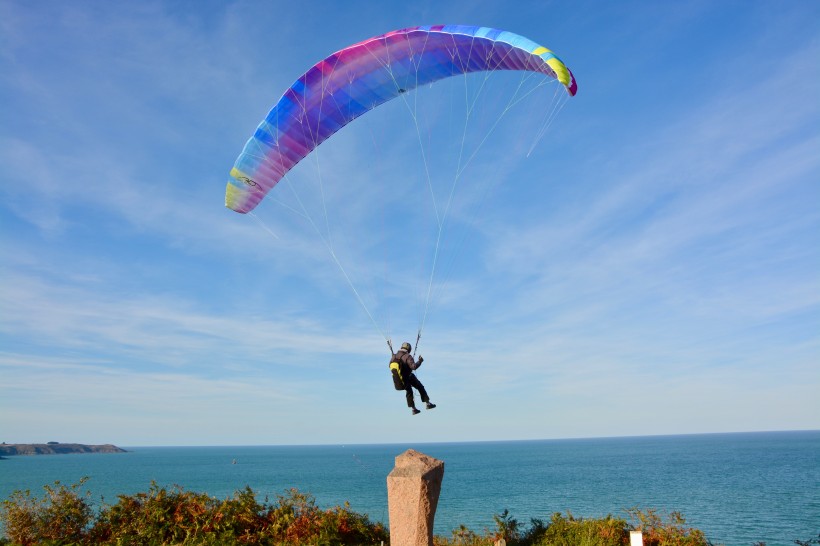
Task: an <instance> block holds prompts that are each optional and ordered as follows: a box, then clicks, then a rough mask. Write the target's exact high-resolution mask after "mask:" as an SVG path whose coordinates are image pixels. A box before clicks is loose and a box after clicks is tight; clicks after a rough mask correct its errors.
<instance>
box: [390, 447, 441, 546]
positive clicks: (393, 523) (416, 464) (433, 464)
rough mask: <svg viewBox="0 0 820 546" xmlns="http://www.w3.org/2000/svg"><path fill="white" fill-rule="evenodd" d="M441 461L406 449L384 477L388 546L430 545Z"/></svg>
mask: <svg viewBox="0 0 820 546" xmlns="http://www.w3.org/2000/svg"><path fill="white" fill-rule="evenodd" d="M443 478H444V461H439V460H438V459H434V458H432V457H429V456H427V455H425V454H424V453H419V452H418V451H415V450H413V449H408V450H407V451H405V452H404V453H402V454H401V455H399V456H398V457H396V466H395V467H394V468H393V470H391V471H390V474H388V476H387V506H388V515H389V518H390V546H433V521H434V520H435V517H436V506H438V497H439V493H441V480H442V479H443Z"/></svg>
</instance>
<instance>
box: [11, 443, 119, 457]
mask: <svg viewBox="0 0 820 546" xmlns="http://www.w3.org/2000/svg"><path fill="white" fill-rule="evenodd" d="M69 453H125V450H124V449H121V448H119V447H117V446H115V445H111V444H104V445H99V446H89V445H85V444H61V443H60V442H48V443H47V444H6V443H3V444H0V455H63V454H69Z"/></svg>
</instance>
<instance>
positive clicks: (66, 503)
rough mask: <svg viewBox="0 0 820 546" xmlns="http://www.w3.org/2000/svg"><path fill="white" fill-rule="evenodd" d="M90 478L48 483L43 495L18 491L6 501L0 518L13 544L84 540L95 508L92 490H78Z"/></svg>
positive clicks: (27, 544)
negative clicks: (82, 491) (89, 500)
mask: <svg viewBox="0 0 820 546" xmlns="http://www.w3.org/2000/svg"><path fill="white" fill-rule="evenodd" d="M87 480H88V478H83V479H81V480H80V481H79V483H76V484H74V485H71V486H70V487H66V486H65V485H62V484H61V483H60V482H59V481H56V482H54V485H46V486H45V487H44V488H43V489H45V494H44V495H43V497H42V498H39V499H38V498H36V497H34V496H32V494H31V491H29V490H26V491H15V492H14V493H12V494H11V496H10V497H9V498H8V499H7V500H4V501H3V504H2V508H1V509H0V521H2V523H3V526H4V528H5V534H6V537H7V538H8V539H10V540H11V542H12V543H13V544H21V545H23V546H29V545H31V544H44V543H49V542H62V543H81V542H83V540H85V538H86V533H87V531H88V528H89V526H90V524H91V520H92V510H91V505H90V504H89V502H88V500H87V499H88V495H89V494H88V493H86V494H85V495H84V496H80V494H79V493H78V490H79V489H80V488H81V487H82V485H83V484H84V483H85V482H86V481H87Z"/></svg>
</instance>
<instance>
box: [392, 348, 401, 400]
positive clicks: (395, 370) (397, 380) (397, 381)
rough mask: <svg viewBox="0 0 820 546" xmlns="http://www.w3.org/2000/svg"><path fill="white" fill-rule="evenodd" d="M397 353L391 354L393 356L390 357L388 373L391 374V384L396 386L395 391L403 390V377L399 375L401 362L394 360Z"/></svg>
mask: <svg viewBox="0 0 820 546" xmlns="http://www.w3.org/2000/svg"><path fill="white" fill-rule="evenodd" d="M397 356H398V355H393V358H391V359H390V374H391V375H392V376H393V386H394V387H396V390H397V391H403V390H404V378H403V377H402V375H401V364H399V363H398V362H396V360H398V359H397V358H396V357H397Z"/></svg>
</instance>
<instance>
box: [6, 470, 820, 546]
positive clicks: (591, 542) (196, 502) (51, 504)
mask: <svg viewBox="0 0 820 546" xmlns="http://www.w3.org/2000/svg"><path fill="white" fill-rule="evenodd" d="M85 481H86V480H85V479H83V480H81V481H80V482H79V483H77V484H74V485H71V486H65V485H62V484H60V483H59V482H55V483H54V485H50V486H45V488H44V489H45V494H44V495H43V496H42V497H41V498H38V497H36V496H33V495H32V494H31V492H30V491H15V492H14V493H13V494H12V495H11V496H10V497H9V498H8V499H7V500H4V501H3V503H2V507H0V523H2V526H3V531H4V538H2V539H0V544H4V545H25V546H28V545H33V544H46V545H57V544H66V545H67V544H76V545H85V544H111V545H114V544H116V545H123V546H125V545H154V544H156V545H162V544H185V545H228V546H231V545H250V544H264V545H271V546H291V545H294V546H295V545H327V546H331V545H333V546H335V545H354V544H355V545H358V544H361V545H379V544H381V543H382V541H384V543H385V544H389V535H388V531H387V529H386V528H385V527H384V525H382V524H380V523H374V522H371V521H370V520H369V519H368V517H367V516H366V515H361V514H357V513H355V512H352V511H351V510H350V507H349V506H348V505H347V504H345V506H343V507H340V506H336V507H334V508H330V509H325V510H323V509H320V508H319V507H317V506H316V503H315V501H314V499H313V497H311V496H310V495H307V494H303V493H300V492H298V491H297V490H295V489H291V490H290V491H289V492H287V494H285V495H280V496H278V497H277V500H276V501H275V502H269V501H268V499H265V501H264V502H261V503H260V502H259V501H257V499H256V495H255V494H254V492H253V491H252V490H251V489H250V488H249V487H247V488H245V489H244V490H242V491H237V492H236V493H234V495H233V497H230V498H227V499H223V500H219V499H216V498H214V497H210V496H208V495H205V494H202V493H193V492H188V491H184V490H183V489H182V488H180V487H173V488H170V489H167V488H164V487H159V486H157V485H156V484H151V487H150V489H149V490H148V492H147V493H137V494H135V495H120V496H119V497H118V501H117V502H116V503H115V504H113V505H104V506H102V507H101V508H100V509H99V510H95V509H94V508H93V507H92V504H91V502H90V501H89V495H90V494H89V493H85V494H83V493H81V492H80V489H81V487H82V485H83V483H84V482H85ZM627 513H628V515H629V518H630V519H631V520H632V521H633V523H632V524H630V523H628V522H627V521H626V520H625V519H622V518H616V517H613V516H610V515H608V516H606V517H604V518H599V519H584V518H575V517H573V516H572V515H571V514H567V515H566V516H565V515H562V514H560V513H556V514H553V516H552V518H550V521H548V522H544V521H541V520H537V519H534V520H531V522H530V525H528V526H522V525H520V524H519V522H518V521H517V520H516V519H514V518H513V517H512V516H510V514H509V513H508V512H507V511H504V513H502V514H499V515H497V516H495V523H496V530H495V531H488V530H485V531H484V533H483V534H478V533H475V532H474V531H472V530H470V529H467V528H466V527H463V526H462V527H461V528H459V529H456V530H454V531H453V533H452V536H451V537H450V538H446V537H435V541H434V542H435V545H436V546H456V545H467V546H492V545H493V544H495V543H496V541H498V540H499V539H502V538H503V539H504V540H505V541H506V543H507V544H508V545H509V546H616V545H617V546H621V545H627V544H629V531H630V530H632V529H641V530H642V531H643V533H644V544H645V545H646V546H661V545H668V546H708V545H710V543H709V541H708V540H706V537H705V536H704V535H703V533H702V532H701V531H699V530H697V529H691V528H688V527H686V525H685V523H686V522H685V520H684V519H683V517H682V516H681V515H680V514H678V513H674V512H673V513H672V514H670V515H669V516H668V517H667V518H663V517H661V516H660V515H659V514H657V513H656V512H655V511H654V510H648V511H641V510H638V509H631V510H628V511H627ZM795 543H796V544H798V545H800V546H809V545H811V544H820V540H818V539H811V540H809V541H807V542H801V541H795ZM756 546H763V545H762V543H760V544H758V545H756Z"/></svg>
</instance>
